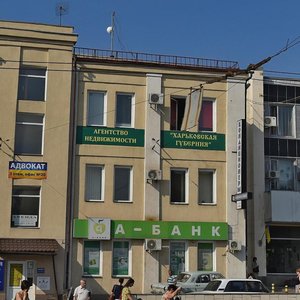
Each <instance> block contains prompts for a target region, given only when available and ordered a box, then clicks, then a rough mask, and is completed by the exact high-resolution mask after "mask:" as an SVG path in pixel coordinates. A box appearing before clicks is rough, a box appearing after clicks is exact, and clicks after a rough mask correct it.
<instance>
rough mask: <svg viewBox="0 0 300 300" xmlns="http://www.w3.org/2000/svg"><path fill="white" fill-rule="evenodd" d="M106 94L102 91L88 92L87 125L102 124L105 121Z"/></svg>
mask: <svg viewBox="0 0 300 300" xmlns="http://www.w3.org/2000/svg"><path fill="white" fill-rule="evenodd" d="M105 98H106V95H105V93H104V92H91V91H90V92H88V116H87V125H88V126H103V125H105V123H106V111H105V110H106V109H105V105H106V99H105Z"/></svg>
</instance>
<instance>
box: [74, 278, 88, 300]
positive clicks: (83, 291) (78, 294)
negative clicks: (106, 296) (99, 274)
mask: <svg viewBox="0 0 300 300" xmlns="http://www.w3.org/2000/svg"><path fill="white" fill-rule="evenodd" d="M90 299H91V292H90V291H89V290H88V289H87V288H86V281H85V279H81V280H80V285H79V286H78V287H77V288H76V289H75V291H74V294H73V300H90Z"/></svg>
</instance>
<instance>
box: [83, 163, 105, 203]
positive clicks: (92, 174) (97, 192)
mask: <svg viewBox="0 0 300 300" xmlns="http://www.w3.org/2000/svg"><path fill="white" fill-rule="evenodd" d="M103 171H104V168H103V166H97V165H86V169H85V200H86V201H93V200H98V201H99V200H103V182H102V181H103Z"/></svg>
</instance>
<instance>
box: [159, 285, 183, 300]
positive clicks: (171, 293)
mask: <svg viewBox="0 0 300 300" xmlns="http://www.w3.org/2000/svg"><path fill="white" fill-rule="evenodd" d="M180 290H181V287H177V286H176V285H175V284H170V285H169V286H168V290H167V291H166V292H165V293H164V294H163V296H162V299H163V300H173V299H174V297H175V296H177V295H178V293H179V292H180Z"/></svg>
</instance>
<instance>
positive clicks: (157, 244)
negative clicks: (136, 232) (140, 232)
mask: <svg viewBox="0 0 300 300" xmlns="http://www.w3.org/2000/svg"><path fill="white" fill-rule="evenodd" d="M145 249H146V250H147V251H158V250H161V240H159V239H146V240H145Z"/></svg>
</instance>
